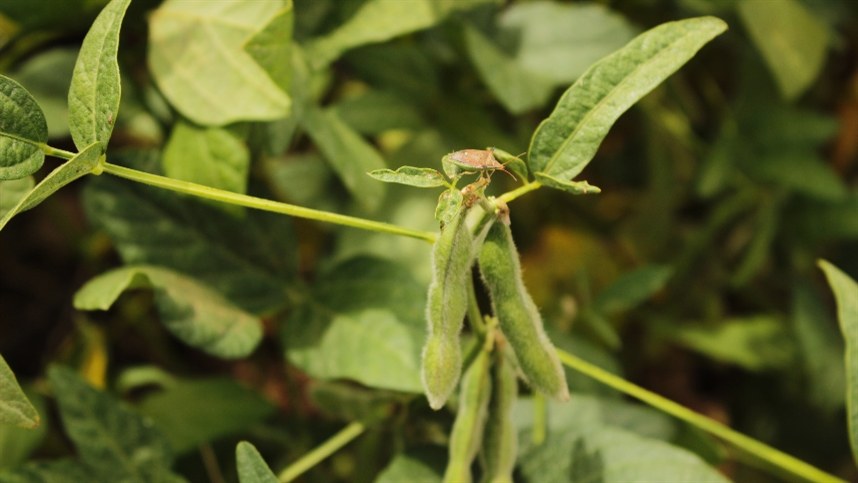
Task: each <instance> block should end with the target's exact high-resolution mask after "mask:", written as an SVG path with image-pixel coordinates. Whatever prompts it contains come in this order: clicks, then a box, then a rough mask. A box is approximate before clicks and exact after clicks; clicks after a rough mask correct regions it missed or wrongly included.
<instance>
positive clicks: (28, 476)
mask: <svg viewBox="0 0 858 483" xmlns="http://www.w3.org/2000/svg"><path fill="white" fill-rule="evenodd" d="M97 478H98V475H96V474H93V472H92V470H90V469H89V467H87V466H86V465H85V464H83V463H81V462H80V461H76V460H74V461H73V460H68V459H62V460H54V461H47V462H30V463H27V464H26V465H24V466H21V467H19V468H15V469H14V470H12V471H5V472H2V473H0V483H80V482H82V481H97Z"/></svg>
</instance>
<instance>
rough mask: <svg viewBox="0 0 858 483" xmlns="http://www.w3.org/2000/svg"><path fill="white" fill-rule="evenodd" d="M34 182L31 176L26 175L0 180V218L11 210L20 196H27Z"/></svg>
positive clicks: (19, 199)
mask: <svg viewBox="0 0 858 483" xmlns="http://www.w3.org/2000/svg"><path fill="white" fill-rule="evenodd" d="M35 185H36V182H35V181H34V180H33V177H32V176H27V177H24V178H18V179H7V180H2V181H0V193H3V196H0V219H2V218H3V217H4V216H6V213H9V212H10V211H12V209H14V208H15V205H17V204H18V202H19V201H21V198H23V197H25V196H27V193H29V192H30V191H31V190H32V189H33V186H35Z"/></svg>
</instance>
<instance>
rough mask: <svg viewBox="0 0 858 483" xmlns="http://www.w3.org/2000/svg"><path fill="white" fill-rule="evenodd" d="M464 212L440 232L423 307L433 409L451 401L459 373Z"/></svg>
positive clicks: (426, 378)
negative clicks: (449, 399) (425, 301)
mask: <svg viewBox="0 0 858 483" xmlns="http://www.w3.org/2000/svg"><path fill="white" fill-rule="evenodd" d="M465 216H466V213H465V210H462V211H460V212H459V214H458V215H456V216H455V217H454V218H453V219H452V220H451V221H450V222H449V223H447V224H446V225H444V227H443V228H441V233H440V234H439V236H438V239H437V240H436V241H435V246H434V247H433V249H432V282H431V283H430V284H429V293H428V297H427V299H428V300H427V305H426V320H427V325H428V329H429V333H428V336H427V338H426V345H425V346H424V347H423V361H422V378H423V387H424V389H425V390H426V397H427V398H428V399H429V406H431V407H432V409H440V408H441V407H442V406H444V403H445V402H446V401H447V399H448V398H449V397H450V394H451V393H452V392H453V390H454V389H455V388H456V383H457V382H458V381H459V375H460V373H461V371H462V354H461V347H460V343H459V332H460V331H461V330H462V323H463V322H464V318H465V312H466V311H467V307H468V286H467V284H468V282H469V281H470V277H471V264H472V263H473V248H472V246H471V234H470V232H469V231H468V226H467V224H466V223H465Z"/></svg>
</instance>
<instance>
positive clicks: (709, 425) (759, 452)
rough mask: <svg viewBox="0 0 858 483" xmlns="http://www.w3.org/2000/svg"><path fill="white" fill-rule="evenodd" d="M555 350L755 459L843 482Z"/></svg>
mask: <svg viewBox="0 0 858 483" xmlns="http://www.w3.org/2000/svg"><path fill="white" fill-rule="evenodd" d="M557 354H558V355H559V356H560V360H561V361H563V363H564V364H566V365H567V366H569V367H570V368H572V369H574V370H576V371H578V372H580V373H582V374H584V375H586V376H588V377H591V378H593V379H595V380H597V381H599V382H601V383H602V384H605V385H606V386H609V387H612V388H614V389H616V390H618V391H620V392H623V393H625V394H628V395H629V396H632V397H634V398H636V399H639V400H641V401H643V402H644V403H646V404H649V405H650V406H652V407H654V408H656V409H658V410H660V411H663V412H665V413H667V414H670V415H671V416H673V417H675V418H677V419H680V420H682V421H685V422H686V423H688V424H691V425H692V426H695V427H697V428H699V429H701V430H703V431H706V432H707V433H709V434H712V435H714V436H716V437H718V438H720V439H721V440H723V441H725V442H727V443H729V444H731V445H732V446H734V447H735V448H737V449H739V450H741V451H743V452H745V453H746V454H749V455H752V456H754V457H756V458H758V459H759V460H762V461H764V462H766V463H769V464H772V465H774V466H776V467H778V468H780V469H782V470H785V471H788V472H789V473H791V474H793V475H795V476H797V477H799V478H801V479H804V480H807V481H812V482H843V480H841V479H839V478H837V477H836V476H833V475H830V474H828V473H826V472H824V471H822V470H820V469H819V468H816V467H814V466H811V465H809V464H807V463H805V462H804V461H801V460H799V459H796V458H794V457H792V456H790V455H788V454H786V453H784V452H782V451H779V450H777V449H775V448H772V447H771V446H769V445H767V444H765V443H762V442H761V441H757V440H755V439H753V438H750V437H748V436H745V435H744V434H742V433H739V432H738V431H735V430H733V429H730V428H729V427H727V426H725V425H723V424H721V423H719V422H718V421H715V420H714V419H711V418H708V417H706V416H703V415H702V414H698V413H696V412H694V411H692V410H690V409H688V408H686V407H685V406H682V405H680V404H677V403H675V402H673V401H671V400H670V399H667V398H665V397H662V396H659V395H658V394H655V393H654V392H651V391H648V390H646V389H644V388H642V387H640V386H638V385H636V384H632V383H631V382H629V381H626V380H625V379H623V378H621V377H618V376H616V375H614V374H611V373H610V372H608V371H605V370H604V369H601V368H599V367H597V366H594V365H593V364H590V363H589V362H587V361H584V360H583V359H580V358H578V357H576V356H573V355H572V354H569V353H568V352H565V351H562V350H558V351H557Z"/></svg>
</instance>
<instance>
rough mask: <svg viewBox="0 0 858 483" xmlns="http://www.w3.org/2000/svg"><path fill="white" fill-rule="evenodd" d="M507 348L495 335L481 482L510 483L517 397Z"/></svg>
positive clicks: (514, 451) (513, 459)
mask: <svg viewBox="0 0 858 483" xmlns="http://www.w3.org/2000/svg"><path fill="white" fill-rule="evenodd" d="M505 349H507V347H506V344H505V341H504V339H503V336H501V335H500V333H498V339H497V341H496V343H495V350H494V364H493V365H492V385H491V388H492V390H491V400H490V401H489V410H488V419H487V420H486V430H485V433H484V434H483V446H482V449H481V450H480V466H481V467H482V469H483V478H482V481H483V482H484V483H512V472H513V470H514V469H515V457H516V452H517V449H518V433H517V431H516V428H515V425H513V423H512V408H513V406H514V405H515V400H516V399H517V398H518V379H517V376H516V374H515V367H514V366H513V364H512V361H511V360H509V358H508V357H507V356H506V354H505V352H506V350H505Z"/></svg>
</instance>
